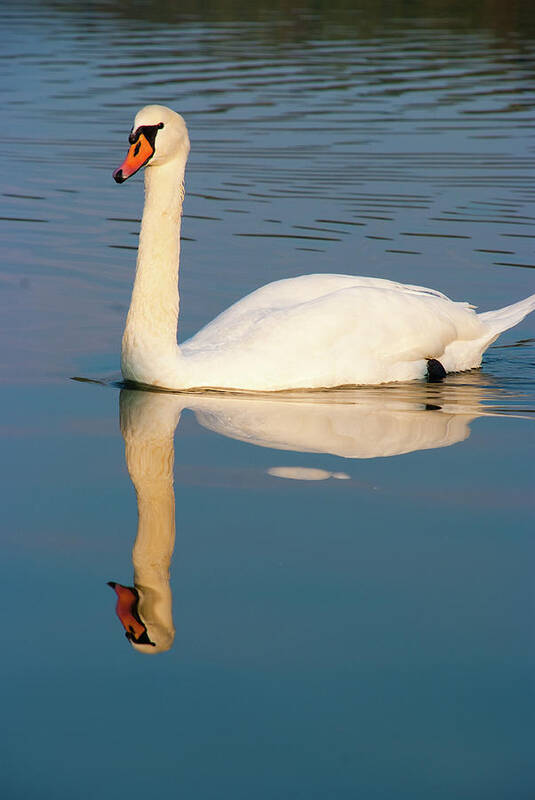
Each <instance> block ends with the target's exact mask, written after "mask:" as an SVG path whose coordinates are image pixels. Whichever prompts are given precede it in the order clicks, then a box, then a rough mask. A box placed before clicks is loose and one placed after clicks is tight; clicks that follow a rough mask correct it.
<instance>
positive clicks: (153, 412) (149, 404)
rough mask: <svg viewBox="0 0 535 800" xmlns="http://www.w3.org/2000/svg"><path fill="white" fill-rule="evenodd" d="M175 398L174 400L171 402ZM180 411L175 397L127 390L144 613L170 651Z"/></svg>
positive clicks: (124, 418)
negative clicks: (176, 434) (175, 467)
mask: <svg viewBox="0 0 535 800" xmlns="http://www.w3.org/2000/svg"><path fill="white" fill-rule="evenodd" d="M169 401H171V402H169ZM179 416H180V408H177V405H176V402H174V398H171V397H166V396H165V395H156V394H154V395H151V394H147V393H145V392H123V393H122V396H121V429H122V432H123V436H124V441H125V454H126V465H127V467H128V472H129V474H130V478H131V479H132V483H133V484H134V487H135V490H136V495H137V503H138V529H137V537H136V541H135V544H134V549H133V552H132V559H133V563H134V585H135V588H136V589H137V592H138V594H139V606H138V612H139V616H140V618H141V620H142V622H143V624H144V625H145V626H146V628H147V633H148V637H149V639H150V641H151V642H152V643H153V644H154V645H155V647H153V648H150V647H147V646H146V645H136V644H135V643H133V645H134V647H136V649H139V650H143V651H144V652H158V651H161V650H168V649H169V647H170V646H171V645H172V642H173V639H174V634H175V629H174V625H173V616H172V595H171V588H170V586H169V566H170V563H171V557H172V554H173V548H174V543H175V495H174V490H173V463H174V446H173V435H174V431H175V427H176V424H177V421H178V418H179Z"/></svg>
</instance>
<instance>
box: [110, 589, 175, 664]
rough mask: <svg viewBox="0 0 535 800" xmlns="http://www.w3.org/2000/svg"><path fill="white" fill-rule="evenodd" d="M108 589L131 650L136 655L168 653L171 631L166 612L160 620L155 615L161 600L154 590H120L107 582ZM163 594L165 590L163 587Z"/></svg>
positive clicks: (171, 642) (172, 635) (165, 611)
mask: <svg viewBox="0 0 535 800" xmlns="http://www.w3.org/2000/svg"><path fill="white" fill-rule="evenodd" d="M108 586H111V588H112V589H113V590H114V591H115V593H116V595H117V605H116V609H115V610H116V612H117V616H118V617H119V619H120V621H121V623H122V625H123V627H124V629H125V636H126V638H127V639H128V641H129V642H130V644H131V645H132V647H133V648H134V649H135V650H137V651H138V652H140V653H149V654H155V653H163V652H165V651H166V650H169V649H170V647H171V646H172V644H173V640H174V638H175V629H174V627H172V626H170V625H169V622H168V614H167V610H166V609H165V608H164V615H163V619H162V618H161V617H160V616H159V615H158V606H159V605H160V604H161V603H162V600H163V602H164V605H165V602H166V600H165V599H163V598H160V597H159V596H158V594H159V593H158V591H157V590H155V589H154V588H150V587H143V586H139V585H137V586H136V587H133V586H123V585H122V584H120V583H115V581H110V582H109V583H108ZM164 594H165V587H164Z"/></svg>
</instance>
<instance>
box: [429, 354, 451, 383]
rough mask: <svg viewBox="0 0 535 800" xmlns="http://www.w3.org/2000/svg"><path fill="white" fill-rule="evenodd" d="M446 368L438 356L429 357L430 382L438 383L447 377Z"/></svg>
mask: <svg viewBox="0 0 535 800" xmlns="http://www.w3.org/2000/svg"><path fill="white" fill-rule="evenodd" d="M446 374H447V373H446V370H445V369H444V367H443V366H442V364H441V363H440V361H438V359H436V358H428V359H427V380H428V381H429V383H438V382H439V381H443V380H444V378H445V377H446Z"/></svg>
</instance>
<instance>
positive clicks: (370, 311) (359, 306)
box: [114, 106, 535, 391]
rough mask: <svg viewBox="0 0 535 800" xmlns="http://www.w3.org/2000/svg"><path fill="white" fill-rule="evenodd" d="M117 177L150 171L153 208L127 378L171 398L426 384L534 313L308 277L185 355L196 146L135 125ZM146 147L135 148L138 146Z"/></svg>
mask: <svg viewBox="0 0 535 800" xmlns="http://www.w3.org/2000/svg"><path fill="white" fill-rule="evenodd" d="M130 140H131V141H132V148H131V150H130V153H129V155H128V156H127V159H126V160H125V162H124V164H123V165H122V167H121V168H119V169H118V170H116V172H115V173H114V177H115V179H116V180H117V181H118V182H122V181H123V180H126V178H127V177H129V176H130V175H131V174H133V173H134V172H136V171H137V170H138V169H139V168H140V167H141V166H143V165H144V164H148V166H147V168H146V170H145V193H146V196H145V208H144V212H143V221H142V226H141V233H140V241H139V251H138V260H137V270H136V279H135V283H134V289H133V292H132V302H131V305H130V310H129V312H128V318H127V322H126V328H125V332H124V337H123V347H122V362H121V365H122V371H123V376H124V378H125V379H126V380H131V381H135V382H136V383H143V384H149V385H152V386H159V387H162V388H166V389H193V388H217V389H240V390H248V391H280V390H284V389H304V388H327V387H336V386H345V385H355V384H380V383H388V382H391V381H407V380H414V379H418V378H423V377H425V375H426V372H427V363H428V360H429V359H437V360H438V361H440V363H441V364H442V366H443V367H444V369H445V370H446V372H459V371H462V370H467V369H471V368H473V367H478V366H479V365H480V363H481V357H482V354H483V352H484V351H485V350H486V348H487V347H488V346H489V345H490V344H491V343H492V342H493V341H494V340H495V339H496V338H497V337H498V336H499V335H500V333H502V332H503V331H504V330H507V329H508V328H510V327H512V326H513V325H516V324H517V323H518V322H520V320H521V319H523V318H524V317H525V316H526V314H528V313H529V312H530V311H532V310H533V309H534V308H535V295H532V296H531V297H529V298H526V299H525V300H522V301H520V302H519V303H515V304H514V305H512V306H508V307H507V308H504V309H500V310H498V311H489V312H486V313H483V314H476V313H475V311H474V308H473V307H472V306H471V305H469V304H468V303H457V302H453V301H452V300H450V299H449V298H447V297H446V296H445V295H443V294H441V293H440V292H437V291H434V290H432V289H425V288H423V287H417V286H407V285H403V284H399V283H394V282H392V281H388V280H383V279H379V278H363V277H354V276H350V275H304V276H302V277H299V278H290V279H288V280H282V281H277V282H275V283H270V284H268V285H266V286H263V287H262V288H261V289H258V290H257V291H255V292H253V293H252V294H249V295H247V296H246V297H244V298H243V299H242V300H239V301H238V302H237V303H235V304H234V305H233V306H231V307H230V308H229V309H227V310H226V311H224V312H223V313H222V314H220V315H219V316H218V317H216V319H214V320H213V321H212V322H211V323H209V324H208V325H207V326H206V327H205V328H203V329H202V330H201V331H199V333H197V334H196V335H195V336H193V337H192V338H191V339H189V340H187V341H186V342H184V343H183V344H182V345H181V346H180V347H179V346H178V345H177V340H176V332H177V321H178V309H179V296H178V268H179V251H180V221H181V213H182V202H183V197H184V192H183V180H184V171H185V167H186V160H187V157H188V153H189V138H188V133H187V129H186V125H185V123H184V120H183V119H182V117H180V116H179V115H178V114H176V113H175V112H174V111H171V110H170V109H168V108H165V107H164V106H146V107H145V108H143V109H142V110H141V111H140V112H139V113H138V114H137V116H136V119H135V121H134V126H133V129H132V133H131V136H130ZM140 144H141V145H142V146H141V147H139V145H140Z"/></svg>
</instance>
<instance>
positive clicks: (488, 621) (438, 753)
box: [0, 2, 535, 800]
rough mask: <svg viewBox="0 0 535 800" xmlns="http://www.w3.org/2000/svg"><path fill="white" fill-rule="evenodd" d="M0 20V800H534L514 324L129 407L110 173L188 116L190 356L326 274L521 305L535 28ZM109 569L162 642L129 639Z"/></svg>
mask: <svg viewBox="0 0 535 800" xmlns="http://www.w3.org/2000/svg"><path fill="white" fill-rule="evenodd" d="M0 21H1V24H2V30H3V34H4V47H3V52H2V56H1V58H2V75H3V81H2V99H3V107H4V122H3V134H4V135H3V146H4V153H3V155H4V158H3V181H2V189H1V191H2V195H1V212H0V217H1V219H0V225H1V226H2V234H3V243H4V247H3V258H2V266H1V269H0V280H1V289H2V290H1V292H0V304H1V319H2V337H3V338H2V341H3V347H2V349H1V372H0V374H1V377H2V403H3V407H4V408H5V412H4V416H3V423H2V428H1V436H2V451H3V455H4V458H3V463H4V465H5V469H4V474H3V484H2V485H3V487H4V490H5V495H4V498H3V504H2V508H3V525H2V534H1V537H2V551H3V553H4V558H3V559H2V563H1V564H0V572H1V581H2V586H3V589H4V596H5V600H4V609H5V610H6V613H5V614H4V622H5V628H6V629H5V631H4V643H5V647H4V657H3V662H2V667H1V674H2V685H3V687H4V690H5V691H4V697H3V717H4V726H3V736H2V751H3V754H4V759H5V764H4V768H3V770H2V779H1V785H2V795H3V796H5V797H6V798H9V800H11V798H13V799H16V798H19V797H24V798H40V799H41V798H54V800H56V798H60V799H62V798H71V797H77V798H82V799H83V800H85V798H97V797H98V798H101V797H111V796H112V795H114V794H115V793H116V792H118V791H121V792H125V793H127V794H128V795H129V796H130V797H132V798H137V797H144V796H145V795H146V793H147V792H148V791H150V792H152V794H154V795H156V796H165V795H170V796H184V797H188V798H189V797H191V798H203V800H204V798H221V797H232V798H246V797H247V798H249V797H252V796H254V797H259V798H273V797H288V798H292V800H293V798H301V797H303V798H305V797H306V798H307V799H308V798H315V797H318V798H319V797H322V798H323V797H326V796H334V797H355V796H361V795H362V796H363V797H370V798H391V797H394V796H395V797H403V798H405V797H406V798H411V799H412V798H427V797H429V796H431V795H432V796H433V797H437V798H451V797H455V798H470V800H471V799H472V798H474V799H475V798H480V797H492V798H500V799H501V798H504V800H505V798H510V797H515V798H524V797H525V798H528V797H531V796H533V792H534V790H535V775H534V770H533V758H532V746H531V742H532V738H533V727H534V721H535V713H534V712H535V703H534V691H533V688H534V687H533V675H534V667H535V651H534V648H533V637H532V625H533V613H534V608H533V590H532V585H533V582H532V574H533V534H532V530H533V499H532V495H533V489H532V480H533V467H532V463H533V413H534V411H533V409H534V407H535V405H534V403H535V369H534V367H535V363H534V339H533V337H534V330H535V328H534V322H533V317H532V318H531V319H529V318H528V319H527V320H525V321H524V322H523V323H522V324H521V325H519V326H518V327H517V328H515V329H514V330H512V331H509V332H508V333H507V334H505V335H504V336H502V337H501V338H500V340H499V341H498V342H497V343H496V345H495V346H493V347H492V348H491V349H490V350H489V351H488V353H487V355H486V357H485V361H484V364H483V367H482V369H481V370H478V371H475V372H473V373H470V374H464V375H457V376H451V377H449V378H448V380H447V381H446V382H445V383H444V384H439V385H428V384H413V385H410V386H407V385H405V386H390V387H382V388H377V389H374V388H370V389H359V390H347V391H343V392H335V393H316V394H313V395H296V396H293V397H290V398H288V397H287V398H281V397H277V398H273V397H271V398H269V397H265V398H243V397H240V396H234V397H230V396H229V397H219V396H217V395H214V394H211V395H210V394H209V395H187V396H184V395H183V396H181V395H162V394H158V393H153V392H132V391H126V390H122V391H121V390H120V387H119V386H118V384H117V381H118V379H119V360H118V354H119V348H120V337H121V331H122V326H123V324H124V317H125V313H126V309H127V306H128V302H129V294H130V289H131V282H132V277H133V266H134V261H135V248H136V236H137V232H138V229H139V218H140V214H141V210H142V202H143V198H142V187H141V181H140V179H139V177H137V178H133V179H132V180H131V181H129V182H128V183H127V184H125V185H124V186H121V187H117V186H116V185H115V184H114V183H113V181H112V179H111V171H112V169H113V168H114V167H116V166H117V165H118V164H119V163H120V162H121V161H122V159H123V157H124V153H125V149H126V146H127V135H128V132H129V130H130V126H131V122H132V119H133V116H134V114H135V112H136V110H137V109H138V108H139V107H140V106H142V105H143V104H145V103H147V102H163V103H165V104H168V105H170V106H172V107H173V108H176V109H177V110H178V111H180V112H181V113H182V114H183V115H184V116H185V118H186V120H187V122H188V127H189V131H190V137H191V140H192V152H191V157H190V161H189V165H188V173H187V196H186V205H185V220H184V225H183V235H184V241H183V250H182V269H181V318H180V330H179V337H180V338H181V339H182V338H186V337H187V336H189V335H190V334H192V333H194V332H195V331H196V330H197V329H198V328H199V327H200V326H201V325H203V324H204V323H205V322H207V321H208V320H210V319H211V318H212V317H213V316H214V315H215V314H217V313H218V312H219V311H220V310H222V309H223V308H225V307H226V306H227V305H228V304H229V303H231V302H232V301H233V300H235V299H237V298H239V297H241V296H243V295H244V294H245V293H246V292H248V291H250V290H252V289H254V288H256V287H257V286H259V285H261V284H263V283H266V282H268V281H270V280H274V279H277V278H281V277H285V276H290V275H299V274H302V273H306V272H312V271H322V272H329V271H331V272H355V273H360V274H373V275H377V276H380V277H386V278H392V279H396V280H403V281H406V282H410V283H417V284H424V285H428V286H432V287H435V288H437V289H440V290H442V291H444V292H446V293H447V294H449V295H450V296H452V297H455V298H456V299H468V300H471V301H472V302H475V303H477V304H478V305H479V307H480V308H482V309H486V308H495V307H498V306H500V305H504V304H506V303H508V302H513V301H515V300H517V299H519V298H521V297H523V296H525V295H527V294H530V293H532V292H533V291H534V288H533V274H534V273H533V272H532V268H533V267H534V266H535V262H534V260H533V240H534V238H535V229H534V222H535V216H534V214H533V204H532V200H533V195H534V192H535V182H534V175H533V168H532V159H533V134H534V126H533V103H534V94H535V90H534V85H533V61H534V58H535V44H534V42H535V12H534V11H533V10H531V9H530V8H529V4H522V3H518V4H516V3H513V4H508V5H507V9H505V7H503V8H502V7H501V6H500V7H498V6H496V5H495V4H491V3H488V4H487V3H473V4H472V3H470V2H468V3H465V4H463V5H462V7H460V6H457V5H455V4H454V5H453V6H452V8H451V9H450V10H445V6H444V4H440V3H438V2H437V3H433V2H427V3H425V2H421V3H415V4H412V5H411V6H410V10H408V8H407V5H406V4H401V3H395V2H391V3H387V4H379V5H376V4H364V3H363V4H361V5H360V6H359V10H358V11H354V10H353V9H352V6H351V4H345V3H343V2H340V3H336V2H335V3H329V4H325V5H323V4H321V3H320V4H314V6H313V7H312V6H310V7H308V6H306V5H301V6H300V7H299V9H298V10H290V8H289V7H288V8H286V6H284V5H283V4H281V5H280V6H275V7H273V5H272V4H271V5H269V4H257V5H255V8H254V9H250V8H248V7H247V8H245V7H244V6H242V5H241V4H239V3H232V2H228V3H218V4H217V5H215V4H214V5H211V4H206V7H205V9H204V12H203V13H202V14H201V13H200V12H199V11H198V9H197V6H196V4H190V5H188V4H187V3H181V4H180V8H179V9H177V10H173V9H169V8H168V7H167V5H166V4H159V3H153V4H141V3H129V4H126V5H125V6H124V7H122V6H121V7H120V8H119V6H116V5H115V4H114V3H106V2H102V3H100V4H94V5H89V6H88V5H86V4H78V3H74V2H73V3H69V2H56V3H52V2H50V3H44V2H40V3H37V2H35V3H32V2H25V3H16V4H15V3H10V2H6V3H4V4H3V5H2V8H1V9H0ZM73 376H81V377H83V378H86V379H92V380H95V381H99V382H100V383H88V382H75V381H72V380H70V378H71V377H73ZM175 427H176V433H175V434H174V432H175ZM173 434H174V440H173ZM173 441H174V444H173ZM125 444H126V458H127V460H126V461H125ZM173 459H174V465H173ZM173 477H174V484H173ZM133 484H134V486H135V489H136V491H137V496H136V493H135V492H134V490H133ZM175 506H176V511H175ZM138 507H139V511H140V518H139V522H138ZM175 517H176V522H175ZM136 537H137V538H136ZM134 542H136V549H135V550H134V553H132V548H133V546H134ZM173 551H174V558H173V561H172V564H171V580H170V583H169V582H168V581H167V566H168V562H169V559H170V555H171V552H173ZM107 581H116V582H118V583H119V584H122V585H124V586H133V585H134V584H137V585H138V587H140V599H139V605H138V610H139V611H140V614H141V616H140V619H141V621H142V622H143V620H144V621H145V622H146V623H147V630H148V636H149V639H150V637H151V636H152V638H153V639H154V640H155V641H156V640H158V643H157V644H158V646H157V647H156V648H153V647H152V646H151V645H146V646H145V649H148V650H154V649H157V650H162V651H164V650H165V652H160V653H154V652H153V653H152V657H147V656H144V655H139V654H138V653H136V652H134V651H133V649H132V647H131V646H130V644H129V643H128V642H127V641H126V640H125V638H124V630H123V628H122V626H121V623H120V621H119V620H118V619H117V616H116V615H115V613H114V607H115V597H114V594H113V592H112V591H111V590H110V589H109V588H107V587H106V582H107Z"/></svg>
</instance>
